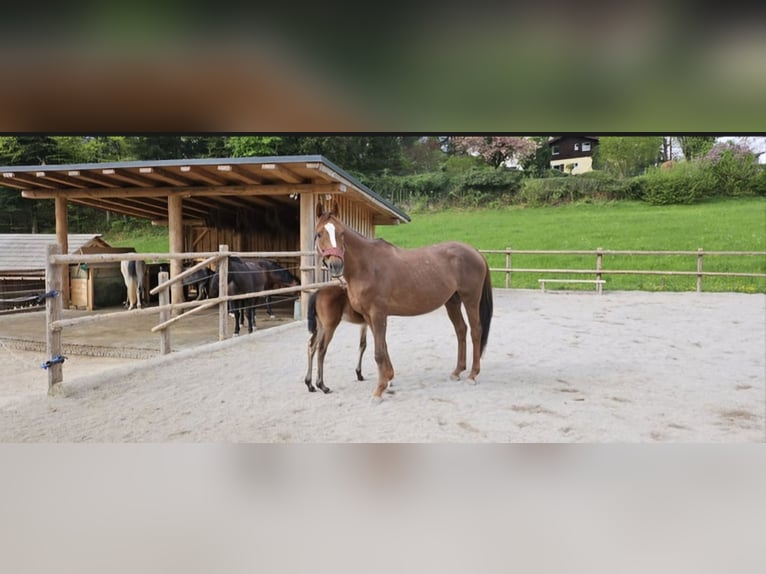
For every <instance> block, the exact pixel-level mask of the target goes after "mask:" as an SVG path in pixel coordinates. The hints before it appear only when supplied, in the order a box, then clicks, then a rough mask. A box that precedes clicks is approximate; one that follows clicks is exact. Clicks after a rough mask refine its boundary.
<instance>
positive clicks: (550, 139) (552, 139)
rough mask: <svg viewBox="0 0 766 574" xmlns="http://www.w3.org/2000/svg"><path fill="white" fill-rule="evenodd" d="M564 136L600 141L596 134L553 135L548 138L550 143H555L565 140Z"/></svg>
mask: <svg viewBox="0 0 766 574" xmlns="http://www.w3.org/2000/svg"><path fill="white" fill-rule="evenodd" d="M564 138H578V139H583V140H593V141H594V142H596V143H598V138H597V137H595V136H579V135H567V136H551V137H549V138H548V145H553V144H555V143H556V142H559V141H561V140H563V139H564Z"/></svg>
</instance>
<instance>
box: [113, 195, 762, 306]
mask: <svg viewBox="0 0 766 574" xmlns="http://www.w3.org/2000/svg"><path fill="white" fill-rule="evenodd" d="M377 233H378V237H382V238H384V239H387V240H388V241H391V242H392V243H394V244H396V245H399V246H401V247H418V246H421V245H428V244H430V243H436V242H439V241H446V240H458V241H464V242H466V243H469V244H471V245H473V246H475V247H477V248H479V249H505V248H506V247H511V248H512V249H530V250H581V249H582V250H591V249H593V250H595V249H596V248H597V247H602V248H604V249H605V250H641V251H646V250H653V251H696V250H697V248H700V247H701V248H703V249H704V250H706V251H766V198H746V199H727V200H720V201H710V202H706V203H702V204H697V205H673V206H651V205H648V204H646V203H641V202H627V201H621V202H610V203H593V204H586V203H579V204H570V205H562V206H558V207H536V208H524V207H509V208H504V209H497V210H451V211H440V212H435V213H415V214H413V215H412V222H411V223H408V224H404V225H398V226H379V227H378V228H377ZM105 239H106V241H107V242H109V243H110V244H111V245H115V246H124V245H127V246H133V247H135V248H136V251H138V252H143V253H151V252H166V251H167V249H168V239H167V229H166V228H154V229H151V230H148V231H147V232H140V233H139V232H136V233H132V234H128V233H123V234H120V235H108V236H106V237H105ZM487 258H488V260H489V262H490V266H491V267H505V256H504V255H489V256H488V257H487ZM595 259H596V258H595V256H592V255H588V256H572V255H570V256H564V255H537V256H535V255H518V254H517V255H514V256H513V262H512V265H513V267H516V268H522V267H523V268H559V269H595V266H596V262H595ZM604 269H607V270H608V269H656V270H675V271H695V270H696V269H697V261H696V256H633V257H627V256H614V257H608V256H607V257H605V258H604ZM703 270H705V271H736V272H745V273H766V257H763V256H758V257H713V256H707V257H705V259H704V265H703ZM552 276H556V277H561V278H573V277H577V276H569V275H567V276H563V275H561V274H550V273H549V274H531V273H516V274H513V276H512V279H511V286H512V287H523V288H537V287H538V283H537V279H538V278H540V277H552ZM579 277H581V278H587V279H593V278H594V275H593V274H592V273H590V274H588V275H586V276H579ZM605 279H606V281H607V284H606V286H605V289H607V290H610V289H612V290H647V291H658V290H667V291H691V290H694V289H695V288H696V278H695V277H669V276H647V275H606V276H605ZM493 284H494V285H495V286H497V287H501V286H504V285H505V274H503V273H495V274H494V275H493ZM702 285H703V290H704V291H737V292H744V293H756V292H757V293H766V279H752V278H728V277H726V278H718V277H706V278H704V279H703V283H702ZM559 287H561V286H559ZM546 288H547V287H546ZM551 288H557V286H555V285H551ZM563 288H566V289H592V287H591V286H585V285H567V286H566V287H563Z"/></svg>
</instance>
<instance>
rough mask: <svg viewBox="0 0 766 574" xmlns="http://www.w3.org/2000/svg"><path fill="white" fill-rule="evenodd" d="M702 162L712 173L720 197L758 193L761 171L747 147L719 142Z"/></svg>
mask: <svg viewBox="0 0 766 574" xmlns="http://www.w3.org/2000/svg"><path fill="white" fill-rule="evenodd" d="M702 161H703V163H706V164H707V166H708V169H710V171H711V173H712V176H713V178H714V180H715V185H716V192H717V194H718V195H726V196H740V195H752V194H754V193H758V191H757V189H756V188H757V187H758V177H759V172H760V171H761V170H760V166H759V165H758V163H757V158H756V155H755V154H754V153H753V152H752V151H751V150H750V148H748V147H747V146H745V145H743V144H738V143H735V142H730V141H727V142H718V143H716V144H715V145H714V146H713V147H712V148H711V149H710V151H709V152H708V153H707V154H705V156H704V158H703V160H702Z"/></svg>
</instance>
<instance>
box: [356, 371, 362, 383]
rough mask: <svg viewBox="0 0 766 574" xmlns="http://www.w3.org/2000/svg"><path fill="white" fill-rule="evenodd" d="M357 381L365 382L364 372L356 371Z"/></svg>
mask: <svg viewBox="0 0 766 574" xmlns="http://www.w3.org/2000/svg"><path fill="white" fill-rule="evenodd" d="M356 380H357V381H363V380H364V377H363V376H362V372H361V371H356Z"/></svg>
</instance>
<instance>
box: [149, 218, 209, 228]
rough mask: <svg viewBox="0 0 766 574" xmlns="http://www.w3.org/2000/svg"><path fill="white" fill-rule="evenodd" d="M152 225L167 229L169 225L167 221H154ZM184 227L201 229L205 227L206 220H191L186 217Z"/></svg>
mask: <svg viewBox="0 0 766 574" xmlns="http://www.w3.org/2000/svg"><path fill="white" fill-rule="evenodd" d="M152 225H154V226H156V227H167V226H168V225H169V223H168V220H167V219H152ZM183 225H184V227H200V226H204V225H205V220H204V219H190V218H188V217H185V218H184V219H183Z"/></svg>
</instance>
